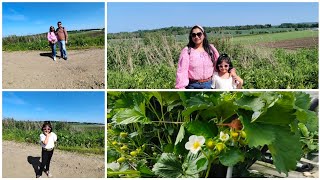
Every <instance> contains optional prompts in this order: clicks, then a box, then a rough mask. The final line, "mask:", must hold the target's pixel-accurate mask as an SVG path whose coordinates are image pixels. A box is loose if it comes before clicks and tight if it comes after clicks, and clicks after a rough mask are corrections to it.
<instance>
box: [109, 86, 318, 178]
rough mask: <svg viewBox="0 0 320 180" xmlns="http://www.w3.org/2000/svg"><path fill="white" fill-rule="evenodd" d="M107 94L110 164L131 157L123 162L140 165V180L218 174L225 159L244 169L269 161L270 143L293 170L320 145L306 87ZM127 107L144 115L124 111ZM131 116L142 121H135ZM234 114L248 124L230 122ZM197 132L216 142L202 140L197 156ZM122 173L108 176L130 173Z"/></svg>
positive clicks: (281, 163)
mask: <svg viewBox="0 0 320 180" xmlns="http://www.w3.org/2000/svg"><path fill="white" fill-rule="evenodd" d="M107 97H108V100H107V103H108V123H109V125H110V127H109V125H108V127H109V128H108V141H107V143H108V149H107V151H108V157H110V161H109V160H108V163H115V161H116V160H117V159H118V158H119V157H124V159H126V161H125V162H121V163H119V166H120V167H125V168H124V169H123V171H128V170H135V173H136V174H135V176H136V177H166V178H176V177H185V178H191V177H210V174H212V173H211V172H213V171H215V169H214V168H211V166H212V165H217V164H223V165H225V166H234V167H235V170H237V169H241V168H242V170H244V169H246V168H248V167H249V166H250V165H251V164H252V163H254V162H255V161H256V160H257V159H259V158H261V157H260V156H261V153H260V150H261V148H262V147H264V146H267V147H268V148H269V150H270V152H271V154H272V157H273V159H274V165H275V166H276V168H277V170H278V171H279V172H284V173H288V172H289V171H290V170H292V169H295V166H296V161H297V160H299V159H300V158H301V157H302V156H304V155H307V154H308V153H310V152H313V151H316V150H317V149H318V148H317V147H318V141H317V139H318V127H319V125H318V122H317V119H318V116H317V114H316V113H315V112H313V111H309V110H308V108H309V105H310V100H311V98H310V95H308V94H306V93H304V92H223V93H222V92H108V96H107ZM127 110H131V111H139V112H141V113H140V115H141V116H142V117H143V118H142V119H139V118H136V117H137V116H136V115H133V116H129V115H127V116H119V114H121V113H123V111H127ZM130 117H132V118H133V119H134V121H131V120H130V121H127V119H128V118H130ZM234 118H236V119H239V120H237V121H240V122H241V125H242V127H241V128H240V129H237V128H236V126H235V127H234V126H231V125H230V124H232V122H234V121H235V120H234ZM143 119H148V122H147V123H146V121H144V120H143ZM123 121H127V122H128V123H122V122H123ZM129 122H130V123H129ZM229 125H230V127H229ZM121 133H122V134H123V133H127V134H128V136H125V137H122V136H121V135H120V134H121ZM244 133H245V134H246V135H244ZM191 135H197V136H203V138H205V140H206V141H208V140H210V141H211V145H210V147H207V145H202V146H201V145H200V143H199V142H196V143H195V142H194V144H193V145H192V147H193V148H198V147H200V148H199V149H198V150H197V151H196V154H193V153H192V152H191V151H189V150H187V149H186V148H185V144H186V143H187V142H188V141H189V137H190V136H191ZM189 142H190V141H189ZM124 147H125V148H124ZM132 152H134V153H132ZM138 164H139V166H138ZM129 165H130V166H129ZM142 165H143V167H144V168H142V169H141V168H140V169H141V170H138V169H139V167H141V166H142ZM151 169H152V173H151V171H149V170H151ZM142 171H145V172H144V173H143V172H142ZM121 172H122V171H120V170H112V171H111V170H110V171H109V170H108V172H107V174H108V177H123V176H122V175H119V174H121ZM235 172H237V171H235ZM153 173H154V174H153ZM126 176H129V175H128V174H127V175H126ZM235 176H241V173H240V174H235Z"/></svg>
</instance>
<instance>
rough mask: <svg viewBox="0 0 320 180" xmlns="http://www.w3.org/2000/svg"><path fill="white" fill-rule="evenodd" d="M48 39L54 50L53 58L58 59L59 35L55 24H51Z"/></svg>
mask: <svg viewBox="0 0 320 180" xmlns="http://www.w3.org/2000/svg"><path fill="white" fill-rule="evenodd" d="M48 41H49V44H50V47H51V51H52V58H53V60H54V61H55V60H56V42H57V41H58V40H57V36H56V34H55V29H54V27H53V26H50V29H49V32H48Z"/></svg>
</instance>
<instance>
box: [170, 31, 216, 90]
mask: <svg viewBox="0 0 320 180" xmlns="http://www.w3.org/2000/svg"><path fill="white" fill-rule="evenodd" d="M218 57H219V52H218V51H217V49H216V48H215V47H214V46H213V45H212V44H209V42H208V39H207V34H206V32H205V31H204V29H203V28H202V27H201V26H199V25H195V26H193V27H192V29H191V31H190V33H189V43H188V45H187V47H185V48H183V49H182V51H181V54H180V58H179V63H178V69H177V78H176V86H175V87H176V88H177V89H185V88H187V89H211V83H212V81H211V77H212V74H213V71H214V65H215V62H216V61H217V59H218Z"/></svg>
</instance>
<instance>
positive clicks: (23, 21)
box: [2, 2, 105, 36]
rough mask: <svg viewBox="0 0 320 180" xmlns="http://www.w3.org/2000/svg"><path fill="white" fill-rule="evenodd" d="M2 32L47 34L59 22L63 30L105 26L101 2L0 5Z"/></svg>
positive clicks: (4, 33) (5, 34)
mask: <svg viewBox="0 0 320 180" xmlns="http://www.w3.org/2000/svg"><path fill="white" fill-rule="evenodd" d="M2 8H3V10H2V27H3V28H2V33H3V36H8V35H31V34H37V33H44V32H48V31H49V27H50V26H51V25H52V26H54V27H57V22H58V21H61V22H62V25H63V26H65V27H66V28H67V30H79V29H90V28H104V27H105V21H104V20H105V3H100V2H94V3H81V2H80V3H77V2H76V3H73V2H72V3H70V2H69V3H63V2H60V3H42V2H41V3H35V2H29V3H28V2H18V3H7V2H5V3H3V4H2Z"/></svg>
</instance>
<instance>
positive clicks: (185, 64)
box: [175, 47, 190, 89]
mask: <svg viewBox="0 0 320 180" xmlns="http://www.w3.org/2000/svg"><path fill="white" fill-rule="evenodd" d="M189 62H190V55H189V53H188V47H185V48H183V49H182V51H181V53H180V57H179V62H178V68H177V77H176V85H175V88H176V89H185V88H186V86H188V84H189V76H188V71H189Z"/></svg>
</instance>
